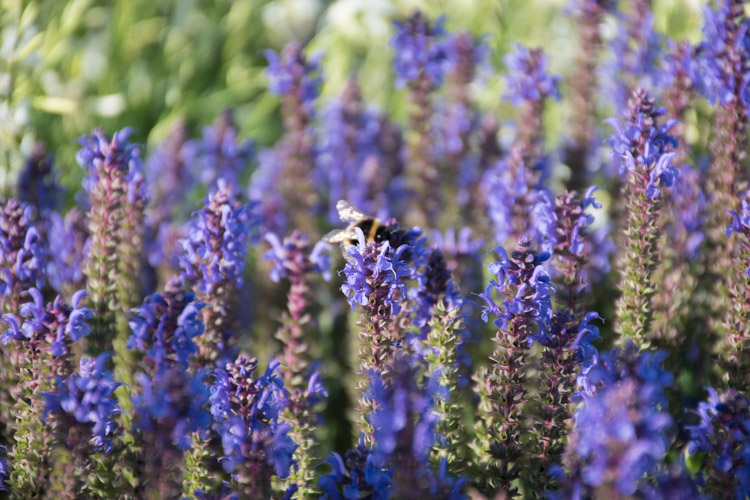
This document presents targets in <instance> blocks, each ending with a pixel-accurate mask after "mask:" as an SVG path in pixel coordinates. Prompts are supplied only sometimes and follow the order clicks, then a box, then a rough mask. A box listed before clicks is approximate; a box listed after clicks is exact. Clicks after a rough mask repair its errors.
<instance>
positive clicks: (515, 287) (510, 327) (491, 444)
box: [472, 239, 552, 495]
mask: <svg viewBox="0 0 750 500" xmlns="http://www.w3.org/2000/svg"><path fill="white" fill-rule="evenodd" d="M495 252H497V254H498V256H499V257H500V260H499V261H497V262H493V263H491V264H490V265H489V269H490V273H492V274H493V275H494V276H495V278H494V279H493V280H491V281H490V284H489V285H488V286H487V288H486V289H485V291H484V293H483V294H481V295H480V297H481V298H482V299H483V300H484V301H485V303H486V305H485V306H484V310H483V311H482V319H484V320H485V321H488V319H489V315H490V314H491V315H492V316H495V317H496V319H495V320H494V321H493V324H494V325H495V326H496V328H497V334H496V335H495V337H494V338H493V342H494V343H495V350H494V351H493V353H492V355H491V356H490V365H489V367H484V368H482V369H480V370H479V371H477V373H476V374H475V377H474V380H475V383H476V384H477V392H478V394H479V398H480V401H479V408H478V416H479V419H478V422H477V426H476V438H475V440H474V442H473V444H472V447H473V448H474V449H475V453H476V457H477V458H476V461H477V464H476V466H478V467H481V469H482V470H483V471H485V473H484V477H483V478H481V484H480V487H481V488H482V490H483V491H484V492H486V493H488V494H494V493H496V492H497V491H505V492H507V493H508V494H509V495H514V494H515V487H514V486H513V482H514V481H515V480H516V479H517V478H518V477H519V473H520V471H521V469H520V468H519V467H517V466H511V463H518V462H519V461H524V460H526V459H528V458H529V457H528V455H529V450H528V449H526V448H525V446H524V444H523V442H522V441H521V439H520V436H521V435H523V434H524V433H525V432H526V421H525V418H524V417H523V414H522V405H523V403H524V399H525V396H526V394H527V389H526V380H527V372H526V367H527V365H528V363H529V359H530V352H529V348H530V346H531V344H532V342H533V340H534V338H535V337H536V338H540V337H543V336H545V335H546V334H547V332H548V331H549V328H550V321H551V319H552V302H551V297H550V294H551V285H550V280H549V276H548V275H547V273H546V271H545V270H544V267H543V265H542V264H543V263H544V262H546V261H547V260H549V258H550V255H549V253H547V252H542V253H537V252H536V251H534V250H532V249H531V242H530V241H529V240H528V239H521V241H520V242H519V243H518V245H517V246H516V249H515V250H514V251H513V252H512V253H511V254H510V257H509V256H508V255H507V253H506V251H505V249H503V248H502V247H498V248H496V249H495ZM496 293H497V294H499V295H500V298H501V299H502V303H501V304H498V303H497V302H496V300H495V294H496Z"/></svg>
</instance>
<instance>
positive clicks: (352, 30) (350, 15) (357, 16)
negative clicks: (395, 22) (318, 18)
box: [326, 0, 396, 39]
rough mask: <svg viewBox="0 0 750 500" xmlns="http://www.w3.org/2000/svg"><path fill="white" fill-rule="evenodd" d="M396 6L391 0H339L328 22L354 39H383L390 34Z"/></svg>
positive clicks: (330, 9)
mask: <svg viewBox="0 0 750 500" xmlns="http://www.w3.org/2000/svg"><path fill="white" fill-rule="evenodd" d="M395 11H396V7H395V6H394V4H393V2H391V1H390V0H339V1H338V2H336V3H334V4H333V5H331V7H330V8H329V9H328V13H327V15H326V21H327V22H328V24H329V25H330V26H331V27H332V28H334V29H335V30H337V31H338V32H339V33H340V34H342V35H343V36H345V37H347V38H352V39H367V38H374V39H382V38H385V37H387V36H388V35H389V34H390V30H391V28H390V24H391V19H392V18H393V15H394V13H395Z"/></svg>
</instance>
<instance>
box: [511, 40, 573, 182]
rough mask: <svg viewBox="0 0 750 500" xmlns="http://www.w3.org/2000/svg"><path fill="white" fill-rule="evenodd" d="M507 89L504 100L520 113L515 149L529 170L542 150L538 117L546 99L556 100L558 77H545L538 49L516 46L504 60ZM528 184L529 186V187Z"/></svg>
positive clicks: (539, 156)
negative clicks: (517, 149) (519, 150)
mask: <svg viewBox="0 0 750 500" xmlns="http://www.w3.org/2000/svg"><path fill="white" fill-rule="evenodd" d="M505 66H506V68H507V69H508V83H507V85H508V88H507V90H506V94H505V99H507V100H509V101H510V102H511V103H512V104H513V105H514V106H516V107H517V108H519V109H520V110H521V116H520V118H519V120H518V137H517V138H516V146H517V147H520V148H521V150H522V151H523V156H524V159H525V160H526V162H527V163H528V164H529V165H530V166H531V167H536V163H537V162H538V161H540V160H541V157H542V147H543V135H542V134H543V129H544V127H543V126H542V114H543V112H544V105H545V102H546V101H547V99H554V100H560V91H559V89H558V87H559V86H560V80H561V78H560V76H558V75H550V74H549V73H548V69H547V66H548V62H547V56H546V55H545V53H544V52H543V51H542V49H540V48H533V49H529V48H526V47H524V46H523V45H516V47H515V51H514V52H510V53H509V54H508V55H506V56H505ZM529 184H530V183H529Z"/></svg>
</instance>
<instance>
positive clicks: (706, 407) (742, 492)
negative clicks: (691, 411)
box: [688, 387, 750, 498]
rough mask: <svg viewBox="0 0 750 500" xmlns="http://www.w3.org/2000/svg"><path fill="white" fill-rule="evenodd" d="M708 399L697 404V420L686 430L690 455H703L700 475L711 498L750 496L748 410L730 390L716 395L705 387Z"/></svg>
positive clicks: (749, 422) (735, 392)
mask: <svg viewBox="0 0 750 500" xmlns="http://www.w3.org/2000/svg"><path fill="white" fill-rule="evenodd" d="M706 390H707V391H708V400H706V401H701V402H700V403H698V410H697V414H698V417H699V418H700V421H699V422H698V423H697V424H696V425H693V426H691V427H689V428H688V430H689V432H690V443H689V448H688V449H689V451H690V453H696V452H698V451H702V452H704V453H706V456H705V458H704V459H703V461H702V462H703V463H702V470H701V472H700V476H701V477H702V478H703V479H704V481H705V483H704V488H705V492H706V493H708V494H710V495H711V496H712V497H713V498H732V497H734V498H745V497H747V496H748V494H750V407H749V406H748V400H747V398H745V397H744V396H743V395H742V394H740V393H739V392H737V391H736V390H734V389H729V390H728V391H727V392H726V393H724V394H722V395H721V396H719V394H717V392H716V390H715V389H714V388H713V387H707V388H706Z"/></svg>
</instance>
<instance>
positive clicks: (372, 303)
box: [340, 228, 414, 439]
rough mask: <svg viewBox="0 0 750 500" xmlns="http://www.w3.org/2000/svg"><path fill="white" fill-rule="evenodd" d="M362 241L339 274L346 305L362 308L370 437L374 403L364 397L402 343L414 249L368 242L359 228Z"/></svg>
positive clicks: (364, 405)
mask: <svg viewBox="0 0 750 500" xmlns="http://www.w3.org/2000/svg"><path fill="white" fill-rule="evenodd" d="M356 231H357V234H358V237H359V241H358V243H357V244H356V245H350V246H349V248H348V249H347V251H346V255H347V263H346V267H344V269H343V270H342V271H340V274H343V275H344V276H345V277H346V283H344V284H343V285H342V286H341V291H342V292H344V295H346V297H347V302H349V305H350V306H351V307H352V310H354V311H356V310H357V306H359V307H360V320H359V322H358V323H357V325H358V326H359V327H360V332H359V341H360V346H359V363H360V366H359V372H360V374H361V375H362V377H361V378H360V382H359V389H360V391H362V395H361V398H360V412H361V413H360V416H361V417H362V419H363V422H362V425H363V431H364V432H365V434H366V435H367V437H368V439H369V438H370V437H371V433H370V426H369V423H368V422H367V421H366V420H365V418H366V415H367V414H368V408H369V407H370V405H371V401H370V400H369V399H368V398H367V397H366V394H365V393H364V392H365V391H366V389H367V387H368V385H369V382H368V381H367V378H368V374H370V373H371V372H372V371H374V372H376V373H379V372H380V371H381V370H383V369H384V366H385V364H386V362H387V360H388V358H389V357H390V356H391V354H392V353H393V351H394V349H395V346H396V345H397V341H398V340H403V339H399V338H398V337H397V332H396V330H395V329H394V328H393V326H394V315H397V314H398V313H399V312H400V311H401V308H402V303H403V301H404V300H405V299H406V294H407V286H406V280H407V279H408V278H409V277H410V276H411V273H412V270H411V267H410V266H409V262H408V261H407V256H409V254H412V253H414V248H410V246H409V245H407V244H404V245H401V246H399V247H398V248H395V249H394V248H391V245H390V243H389V242H388V241H384V242H382V243H380V244H378V243H376V242H374V241H372V242H366V241H365V236H364V234H363V233H362V230H361V229H359V228H356Z"/></svg>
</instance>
